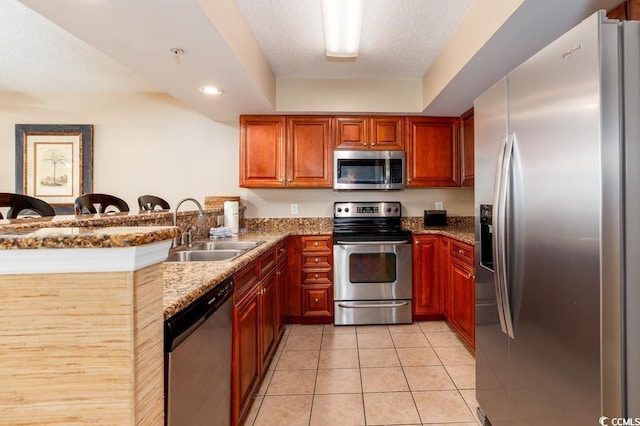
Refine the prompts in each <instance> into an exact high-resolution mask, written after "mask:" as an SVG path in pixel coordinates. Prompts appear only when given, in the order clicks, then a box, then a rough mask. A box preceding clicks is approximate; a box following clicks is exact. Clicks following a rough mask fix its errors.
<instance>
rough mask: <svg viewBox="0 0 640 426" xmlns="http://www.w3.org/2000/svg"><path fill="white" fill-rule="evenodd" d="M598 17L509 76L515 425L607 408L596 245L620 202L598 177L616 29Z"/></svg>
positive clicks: (613, 103) (572, 420)
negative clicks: (604, 392) (512, 169)
mask: <svg viewBox="0 0 640 426" xmlns="http://www.w3.org/2000/svg"><path fill="white" fill-rule="evenodd" d="M600 20H601V16H600V15H593V16H592V17H590V18H588V19H587V20H585V21H583V22H582V23H581V24H580V25H578V26H577V27H575V28H574V29H572V30H571V31H569V32H568V33H567V34H565V35H564V36H562V37H561V38H560V39H558V40H556V41H555V42H554V43H552V44H551V45H550V46H548V47H547V48H545V49H543V50H542V51H541V52H539V53H538V54H536V55H535V56H533V57H532V58H531V59H529V60H528V61H527V62H525V63H524V64H523V65H521V66H520V67H518V68H517V69H516V70H514V71H513V72H512V73H511V74H510V75H509V77H508V85H509V119H510V132H512V133H513V134H514V135H515V136H514V140H515V145H514V158H513V165H514V171H513V173H514V175H513V180H512V182H511V188H510V196H511V200H510V202H511V203H510V206H509V209H510V210H511V213H510V214H512V215H513V217H514V218H516V220H517V223H516V224H515V225H514V226H513V227H512V228H511V229H510V232H511V235H510V236H509V241H510V253H509V254H508V259H509V268H508V269H509V281H510V282H509V295H508V297H509V301H510V304H511V308H512V313H513V316H514V338H513V339H511V340H510V343H509V345H510V346H509V352H510V353H509V380H510V395H509V401H510V406H509V415H510V416H511V419H510V424H570V425H585V424H597V422H598V419H599V418H600V416H601V415H602V414H603V412H602V411H601V410H602V408H601V404H602V403H603V402H602V401H601V392H600V391H601V386H603V382H602V380H601V356H600V330H601V328H600V326H601V323H600V320H601V310H600V308H601V305H600V303H601V298H600V294H601V286H600V282H601V281H600V277H601V273H603V274H604V273H605V272H604V269H603V270H601V265H604V266H603V268H608V267H613V266H614V265H613V263H615V261H612V262H611V263H610V265H609V266H606V265H605V264H606V263H607V262H608V261H607V260H605V259H604V258H601V252H600V250H601V246H603V245H606V244H609V243H610V242H612V241H613V239H614V238H615V236H614V235H609V236H607V237H606V238H605V239H603V238H602V235H601V226H603V223H604V222H603V216H602V215H603V214H606V215H607V216H608V219H610V220H611V221H612V222H610V223H608V224H606V225H605V226H603V228H602V232H603V234H604V233H607V232H608V230H607V229H606V228H607V227H610V228H615V227H616V226H617V225H616V224H615V223H614V222H615V221H616V220H615V211H616V209H617V212H618V214H619V212H620V210H619V200H618V198H619V196H618V193H619V188H616V185H615V182H613V181H611V180H612V179H614V177H613V176H611V175H609V176H604V175H603V168H605V167H608V166H607V164H606V163H607V161H608V160H610V159H611V158H613V156H614V155H615V153H614V152H613V151H612V150H615V147H614V146H613V145H616V144H619V143H618V140H619V139H618V135H617V132H616V131H615V129H616V128H617V96H618V95H617V94H618V91H617V89H618V88H617V87H616V82H615V81H614V80H617V78H612V77H613V76H617V68H618V58H617V52H618V48H617V38H616V37H617V26H616V25H615V24H601V22H600ZM601 45H602V46H603V48H602V50H600V48H599V47H600V46H601ZM605 52H606V53H605ZM603 140H606V141H608V144H609V146H608V147H605V146H603ZM618 154H619V152H618ZM605 157H606V158H605ZM603 176H604V177H603ZM604 186H606V187H607V191H608V193H603V187H604ZM603 212H604V213H603ZM618 241H619V240H618ZM607 249H612V250H613V251H612V252H610V254H611V255H612V256H613V257H615V255H616V254H615V251H616V249H615V247H606V248H603V250H607ZM601 262H602V263H601ZM610 278H611V279H612V280H613V282H609V283H607V285H608V286H609V287H611V286H614V287H615V286H616V285H619V278H620V277H619V276H618V277H617V278H618V280H617V283H616V277H615V276H611V277H610ZM613 291H615V290H613ZM618 294H619V293H618ZM607 309H608V308H604V307H603V311H602V312H603V315H605V312H606V310H607ZM618 314H619V311H618ZM612 333H614V335H612V337H615V330H612ZM618 343H619V342H618ZM607 350H611V351H615V350H616V348H615V347H610V348H607ZM614 387H615V386H614ZM613 392H614V393H615V390H613ZM617 396H619V395H617ZM607 397H608V398H615V397H616V395H614V394H609V395H606V396H605V398H607ZM605 405H606V404H605ZM606 415H609V416H612V417H613V416H615V413H608V414H606Z"/></svg>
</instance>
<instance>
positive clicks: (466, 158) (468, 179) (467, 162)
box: [460, 108, 475, 186]
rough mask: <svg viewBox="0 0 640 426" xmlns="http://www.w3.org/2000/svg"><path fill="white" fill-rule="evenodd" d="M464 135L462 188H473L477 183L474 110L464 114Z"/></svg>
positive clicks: (461, 118) (462, 135) (462, 137)
mask: <svg viewBox="0 0 640 426" xmlns="http://www.w3.org/2000/svg"><path fill="white" fill-rule="evenodd" d="M460 121H461V125H462V126H461V127H462V132H461V133H462V134H461V135H460V139H461V141H462V150H461V151H462V158H461V161H460V163H461V164H460V171H461V173H462V176H461V183H462V186H473V184H474V181H475V166H474V158H473V145H474V142H473V141H474V138H473V108H471V109H470V110H469V111H467V112H465V113H464V114H462V117H460Z"/></svg>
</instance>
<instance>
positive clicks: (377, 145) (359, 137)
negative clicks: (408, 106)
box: [335, 116, 404, 151]
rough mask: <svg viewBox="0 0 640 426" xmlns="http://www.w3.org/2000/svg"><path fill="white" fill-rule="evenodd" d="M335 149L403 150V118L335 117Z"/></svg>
mask: <svg viewBox="0 0 640 426" xmlns="http://www.w3.org/2000/svg"><path fill="white" fill-rule="evenodd" d="M335 125H336V137H335V149H361V150H378V151H383V150H391V151H401V150H403V149H404V117H402V116H349V117H336V118H335Z"/></svg>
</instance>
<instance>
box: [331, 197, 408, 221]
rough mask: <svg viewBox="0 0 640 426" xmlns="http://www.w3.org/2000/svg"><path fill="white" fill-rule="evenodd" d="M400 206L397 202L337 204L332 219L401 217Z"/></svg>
mask: <svg viewBox="0 0 640 426" xmlns="http://www.w3.org/2000/svg"><path fill="white" fill-rule="evenodd" d="M401 215H402V206H401V205H400V203H399V202H397V201H376V202H364V201H358V202H337V203H334V206H333V217H363V218H366V217H401Z"/></svg>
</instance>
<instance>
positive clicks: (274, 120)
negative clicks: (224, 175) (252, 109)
mask: <svg viewBox="0 0 640 426" xmlns="http://www.w3.org/2000/svg"><path fill="white" fill-rule="evenodd" d="M284 150H285V119H284V117H283V116H275V115H274V116H270V115H265V116H240V186H242V187H245V188H251V187H253V188H274V187H275V188H277V187H284V186H285V179H284V176H285V156H284V152H285V151H284Z"/></svg>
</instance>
